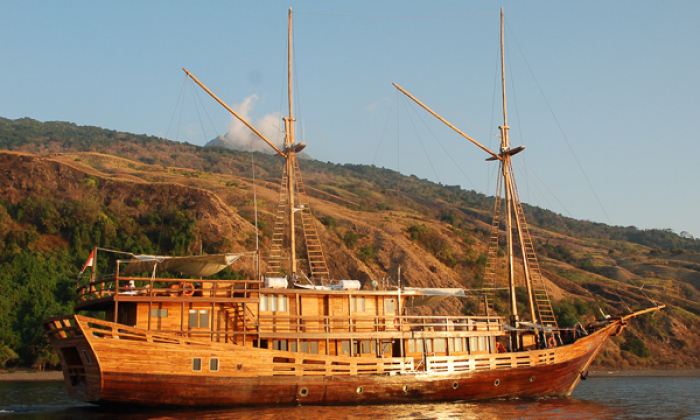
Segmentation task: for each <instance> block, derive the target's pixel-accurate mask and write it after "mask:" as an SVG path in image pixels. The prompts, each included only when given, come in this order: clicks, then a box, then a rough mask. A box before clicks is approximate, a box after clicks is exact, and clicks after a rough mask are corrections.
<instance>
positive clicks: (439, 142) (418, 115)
mask: <svg viewBox="0 0 700 420" xmlns="http://www.w3.org/2000/svg"><path fill="white" fill-rule="evenodd" d="M404 101H406V100H405V99H404ZM409 104H410V105H411V109H413V112H414V113H415V114H416V116H417V117H418V119H419V120H421V122H422V123H423V125H424V126H425V128H426V129H427V130H428V132H429V133H430V134H431V135H432V136H433V139H435V141H437V143H438V144H439V145H440V148H442V150H443V151H444V152H445V154H446V155H447V157H449V158H450V160H451V161H452V163H453V164H454V165H455V167H456V168H457V170H458V171H459V172H460V173H461V174H462V176H463V177H464V179H466V180H467V182H469V184H471V186H472V188H474V191H476V189H477V188H476V185H474V183H473V182H472V180H471V179H469V177H468V176H467V174H466V173H464V171H463V170H462V168H461V167H460V166H459V164H457V162H456V161H455V159H454V157H452V153H449V152H448V151H447V149H446V148H445V146H444V145H443V144H442V142H441V141H440V139H439V138H438V136H436V135H435V133H434V132H433V131H432V130H431V129H430V126H429V125H428V124H427V123H426V122H425V120H423V118H421V116H420V113H419V112H417V111H416V108H415V105H413V103H412V102H411V103H409ZM404 107H406V105H405V102H404ZM414 129H415V126H414ZM417 132H418V130H416V134H417ZM419 140H420V137H419ZM422 145H423V143H421V146H422ZM423 150H425V148H423ZM426 157H427V152H426ZM428 161H430V158H428ZM431 166H432V163H431ZM433 171H434V169H433ZM435 177H436V178H437V174H436V175H435ZM439 181H440V179H438V182H439Z"/></svg>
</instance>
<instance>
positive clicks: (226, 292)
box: [76, 275, 260, 303]
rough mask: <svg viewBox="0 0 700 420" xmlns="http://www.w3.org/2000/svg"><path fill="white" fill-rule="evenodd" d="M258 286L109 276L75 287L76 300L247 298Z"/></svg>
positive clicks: (247, 282) (249, 282) (254, 283)
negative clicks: (129, 297) (133, 297)
mask: <svg viewBox="0 0 700 420" xmlns="http://www.w3.org/2000/svg"><path fill="white" fill-rule="evenodd" d="M259 286H260V282H258V281H255V280H192V279H162V278H156V279H150V278H143V277H116V276H113V275H112V276H105V277H102V278H100V279H98V280H95V281H92V282H89V283H87V284H85V285H83V286H80V287H78V289H77V297H76V302H78V303H83V302H89V301H91V300H95V299H102V298H106V297H114V296H118V297H119V296H139V297H151V298H153V297H188V298H230V299H235V298H237V297H239V298H250V297H251V292H254V293H257V291H258V289H259Z"/></svg>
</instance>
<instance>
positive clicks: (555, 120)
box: [508, 26, 611, 223]
mask: <svg viewBox="0 0 700 420" xmlns="http://www.w3.org/2000/svg"><path fill="white" fill-rule="evenodd" d="M508 31H509V32H510V33H511V35H512V34H513V31H512V29H511V28H510V26H508ZM513 41H514V42H515V45H516V46H517V47H518V50H519V51H520V54H521V55H522V57H523V60H524V61H525V65H526V66H527V68H528V70H529V71H530V74H531V75H532V78H533V80H534V81H535V84H536V85H537V89H538V90H539V91H540V94H541V95H542V98H543V99H544V102H545V104H546V105H547V109H548V110H549V112H550V114H551V115H552V118H554V122H555V123H556V125H557V127H558V128H559V132H560V133H561V135H562V137H563V138H564V141H565V142H566V145H567V146H568V148H569V151H570V152H571V154H572V155H573V156H574V160H575V161H576V165H577V166H578V168H579V170H580V171H581V173H582V174H583V177H584V178H585V179H586V183H587V184H588V187H589V188H590V189H591V192H592V193H593V196H594V197H595V199H596V201H597V202H598V205H599V206H600V209H601V210H602V211H603V214H605V218H606V219H607V220H608V223H611V222H610V217H609V216H608V212H606V211H605V207H603V203H602V202H601V201H600V198H599V197H598V194H597V193H596V191H595V189H594V188H593V184H591V181H590V179H589V178H588V175H587V174H586V171H584V170H583V165H581V161H580V160H579V158H578V156H577V155H576V152H575V151H574V148H573V146H571V142H569V139H568V137H567V136H566V133H565V132H564V128H563V127H562V126H561V123H560V122H559V120H558V119H557V116H556V115H555V114H554V110H553V109H552V106H551V105H550V104H549V101H548V100H547V97H546V96H545V94H544V90H542V86H541V85H540V83H539V81H538V80H537V78H536V77H535V73H534V71H533V70H532V67H531V66H530V63H529V62H528V61H527V58H526V57H525V53H524V52H523V50H522V49H521V48H520V44H519V43H518V40H517V39H516V38H515V36H513Z"/></svg>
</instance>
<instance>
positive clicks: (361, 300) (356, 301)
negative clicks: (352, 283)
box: [350, 296, 365, 312]
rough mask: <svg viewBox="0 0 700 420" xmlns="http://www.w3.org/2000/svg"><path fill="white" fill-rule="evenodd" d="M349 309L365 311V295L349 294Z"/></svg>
mask: <svg viewBox="0 0 700 420" xmlns="http://www.w3.org/2000/svg"><path fill="white" fill-rule="evenodd" d="M350 310H352V312H364V311H365V297H364V296H350Z"/></svg>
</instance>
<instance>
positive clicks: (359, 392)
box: [357, 386, 364, 394]
mask: <svg viewBox="0 0 700 420" xmlns="http://www.w3.org/2000/svg"><path fill="white" fill-rule="evenodd" d="M363 391H364V390H363V389H362V387H361V386H358V387H357V393H358V394H362V392H363Z"/></svg>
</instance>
